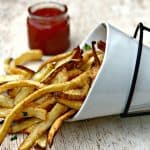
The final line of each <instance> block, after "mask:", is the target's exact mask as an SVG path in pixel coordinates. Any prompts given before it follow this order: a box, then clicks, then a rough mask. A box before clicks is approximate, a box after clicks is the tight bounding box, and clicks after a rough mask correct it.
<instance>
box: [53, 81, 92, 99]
mask: <svg viewBox="0 0 150 150" xmlns="http://www.w3.org/2000/svg"><path fill="white" fill-rule="evenodd" d="M90 85H91V80H87V84H85V85H84V86H83V87H82V88H80V89H70V90H67V91H61V92H55V93H54V94H53V95H54V96H55V97H58V98H63V99H69V100H77V101H78V100H84V99H85V97H86V95H87V93H88V90H89V88H90Z"/></svg>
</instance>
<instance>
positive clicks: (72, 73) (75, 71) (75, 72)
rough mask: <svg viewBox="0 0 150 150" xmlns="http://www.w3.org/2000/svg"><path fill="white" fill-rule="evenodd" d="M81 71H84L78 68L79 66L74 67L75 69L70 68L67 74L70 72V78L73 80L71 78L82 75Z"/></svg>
mask: <svg viewBox="0 0 150 150" xmlns="http://www.w3.org/2000/svg"><path fill="white" fill-rule="evenodd" d="M81 73H82V71H81V70H80V69H77V68H74V69H72V70H69V71H68V72H67V74H68V80H71V79H73V78H75V77H77V76H78V75H80V74H81Z"/></svg>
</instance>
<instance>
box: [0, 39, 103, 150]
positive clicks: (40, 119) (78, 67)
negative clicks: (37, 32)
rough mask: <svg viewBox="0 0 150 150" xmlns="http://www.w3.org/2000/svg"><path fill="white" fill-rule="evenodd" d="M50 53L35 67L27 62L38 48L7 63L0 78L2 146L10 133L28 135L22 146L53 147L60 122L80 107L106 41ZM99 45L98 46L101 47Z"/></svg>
mask: <svg viewBox="0 0 150 150" xmlns="http://www.w3.org/2000/svg"><path fill="white" fill-rule="evenodd" d="M97 45H98V46H96V42H92V43H91V46H89V45H87V44H86V45H85V47H84V48H83V49H80V47H77V48H75V49H73V50H72V51H69V52H66V53H64V54H59V55H56V56H53V57H50V58H49V59H48V60H46V61H45V62H42V61H41V65H40V67H39V69H38V70H37V71H32V70H31V69H29V68H27V67H26V66H25V64H26V63H28V62H30V61H37V60H41V59H42V56H43V55H42V53H41V51H40V50H34V51H29V52H26V53H24V54H22V55H21V56H19V57H18V58H15V59H13V58H9V59H7V60H6V61H5V68H4V69H5V71H6V75H3V76H0V118H1V119H2V120H3V121H2V122H1V127H0V144H2V142H3V140H4V138H5V137H6V135H7V134H17V133H27V134H28V136H27V137H26V138H25V139H24V141H23V142H22V143H21V145H20V146H19V150H28V149H30V148H31V147H33V146H35V147H40V148H45V147H46V145H47V143H48V144H49V145H50V146H51V145H52V142H53V138H54V136H55V134H56V133H57V131H58V130H59V128H60V127H61V125H62V123H63V122H64V121H65V120H67V119H69V118H71V117H72V116H73V115H75V114H76V112H77V111H78V110H79V109H80V107H81V106H82V104H83V102H84V100H85V98H86V96H87V94H88V91H89V89H90V87H91V84H92V82H93V80H94V79H95V77H96V75H97V72H98V70H99V68H100V66H101V64H102V61H103V57H104V51H105V49H104V48H105V47H104V43H103V45H102V44H101V43H99V42H97ZM99 47H100V48H101V49H100V48H99Z"/></svg>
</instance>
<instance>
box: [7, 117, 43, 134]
mask: <svg viewBox="0 0 150 150" xmlns="http://www.w3.org/2000/svg"><path fill="white" fill-rule="evenodd" d="M38 122H41V120H40V119H37V118H30V119H26V120H23V121H19V122H18V123H15V124H13V125H12V126H11V127H10V131H9V132H10V133H17V132H20V131H22V130H24V129H26V128H28V127H30V126H32V125H34V124H36V123H38Z"/></svg>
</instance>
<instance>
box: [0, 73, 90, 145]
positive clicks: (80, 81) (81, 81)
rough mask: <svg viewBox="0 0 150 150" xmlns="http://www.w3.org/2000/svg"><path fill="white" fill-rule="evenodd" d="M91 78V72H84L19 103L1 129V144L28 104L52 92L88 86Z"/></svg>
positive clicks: (35, 93) (40, 90)
mask: <svg viewBox="0 0 150 150" xmlns="http://www.w3.org/2000/svg"><path fill="white" fill-rule="evenodd" d="M88 78H89V72H84V73H82V74H81V75H80V76H78V77H76V78H74V79H72V80H71V81H68V82H64V83H58V84H52V85H48V86H45V87H43V88H41V89H39V90H37V91H35V92H34V93H32V94H30V95H29V96H28V97H26V98H25V99H24V100H22V101H21V102H20V103H18V104H17V105H16V106H15V107H14V108H13V110H12V111H11V113H10V114H9V115H8V116H7V117H6V118H5V121H4V123H3V125H2V127H1V128H0V135H1V136H0V143H2V141H3V139H4V137H5V136H6V134H7V132H8V130H9V127H10V125H11V123H12V121H13V120H14V119H15V116H16V114H17V113H20V112H21V110H22V109H23V107H25V105H27V104H28V103H31V102H32V101H34V100H35V99H38V98H39V97H41V96H43V95H45V94H48V93H50V92H56V91H62V90H69V89H71V88H76V87H79V86H83V85H85V84H86V81H87V79H88Z"/></svg>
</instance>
